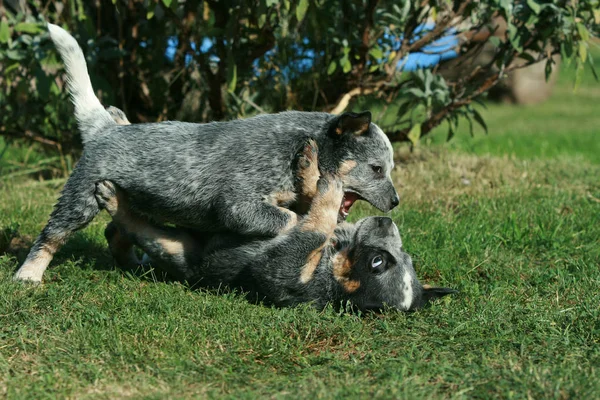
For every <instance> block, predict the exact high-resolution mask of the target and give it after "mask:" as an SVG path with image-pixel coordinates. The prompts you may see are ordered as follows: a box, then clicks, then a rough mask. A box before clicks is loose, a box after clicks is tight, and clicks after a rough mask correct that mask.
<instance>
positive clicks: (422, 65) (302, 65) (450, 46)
mask: <svg viewBox="0 0 600 400" xmlns="http://www.w3.org/2000/svg"><path fill="white" fill-rule="evenodd" d="M434 27H435V24H434V23H426V24H422V25H420V26H419V27H417V29H415V34H416V35H415V37H414V38H413V39H411V41H415V40H419V39H420V38H421V37H422V36H421V35H422V34H427V33H428V32H430V31H431V30H432V29H433V28H434ZM383 38H384V40H386V41H390V42H391V43H392V44H393V46H392V49H393V50H394V51H398V50H399V49H400V46H401V44H402V39H401V38H399V39H398V38H394V37H392V36H391V35H389V34H385V35H384V36H383ZM458 43H459V42H458V36H457V35H456V29H454V28H452V29H449V30H448V31H447V32H445V34H444V35H443V36H442V37H440V38H439V39H437V40H435V41H433V42H432V43H430V44H428V45H427V46H424V47H423V48H422V49H421V51H419V52H415V53H410V54H408V55H407V56H406V57H404V58H403V59H402V60H400V61H399V62H398V64H397V65H396V69H398V70H399V71H414V70H417V69H426V68H432V67H434V66H436V65H438V64H439V63H441V62H442V61H445V60H450V59H453V58H455V57H457V56H458V53H457V51H456V50H457V48H458ZM302 44H304V45H307V44H308V40H307V39H304V40H303V41H302ZM178 45H179V42H178V39H177V37H175V36H172V37H170V38H169V39H168V40H167V49H166V51H165V57H166V58H167V60H169V61H171V62H173V60H174V58H175V53H176V51H177V47H178ZM190 47H191V48H192V50H193V51H195V52H197V53H200V54H206V53H208V52H209V51H210V49H211V48H212V47H213V42H212V41H211V39H209V38H204V39H203V40H202V44H201V45H200V47H199V48H198V47H197V46H196V43H194V42H192V43H191V44H190ZM293 50H294V51H295V54H296V60H295V61H294V63H293V64H292V65H291V66H287V67H282V69H281V73H282V75H283V76H284V78H286V79H289V78H291V77H292V75H293V72H292V71H293V70H295V71H298V72H305V71H308V70H310V69H311V68H312V67H313V65H314V58H315V51H314V49H308V48H305V47H303V46H302V45H300V44H297V45H294V46H293ZM276 52H277V47H275V48H273V49H271V50H269V51H268V52H266V53H265V54H264V56H263V57H266V58H270V57H272V56H273V55H274V54H275V53H276ZM210 60H211V61H213V62H218V61H219V57H217V56H215V55H211V56H210ZM191 62H192V56H191V55H190V54H186V56H185V65H186V66H187V65H189V64H190V63H191ZM254 67H255V68H256V69H258V60H255V61H254ZM292 67H293V68H292Z"/></svg>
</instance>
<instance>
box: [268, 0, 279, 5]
mask: <svg viewBox="0 0 600 400" xmlns="http://www.w3.org/2000/svg"><path fill="white" fill-rule="evenodd" d="M277 3H279V0H267V7H272V6H274V5H275V4H277Z"/></svg>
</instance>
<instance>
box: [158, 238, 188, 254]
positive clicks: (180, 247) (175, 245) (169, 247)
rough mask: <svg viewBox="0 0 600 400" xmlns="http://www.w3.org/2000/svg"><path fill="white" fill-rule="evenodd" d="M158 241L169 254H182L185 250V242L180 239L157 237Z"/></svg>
mask: <svg viewBox="0 0 600 400" xmlns="http://www.w3.org/2000/svg"><path fill="white" fill-rule="evenodd" d="M156 243H158V244H159V245H160V246H161V247H162V248H163V249H164V251H165V252H166V253H167V254H170V255H174V256H176V255H180V254H182V253H183V252H184V250H185V244H184V243H183V242H180V241H178V240H172V239H165V238H161V239H157V240H156Z"/></svg>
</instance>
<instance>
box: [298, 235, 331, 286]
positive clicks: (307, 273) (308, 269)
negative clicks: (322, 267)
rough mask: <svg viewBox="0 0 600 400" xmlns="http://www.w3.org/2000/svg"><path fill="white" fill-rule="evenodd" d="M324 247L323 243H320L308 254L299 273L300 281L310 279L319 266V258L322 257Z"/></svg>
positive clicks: (306, 281) (303, 281) (304, 281)
mask: <svg viewBox="0 0 600 400" xmlns="http://www.w3.org/2000/svg"><path fill="white" fill-rule="evenodd" d="M324 248H325V244H322V245H321V246H319V247H318V248H316V249H315V250H313V251H312V252H311V253H310V254H309V255H308V258H307V260H306V264H304V266H303V267H302V272H301V273H300V282H301V283H308V282H309V281H310V280H311V279H312V277H313V275H314V273H315V270H316V269H317V267H318V266H319V263H320V262H321V258H322V257H323V249H324Z"/></svg>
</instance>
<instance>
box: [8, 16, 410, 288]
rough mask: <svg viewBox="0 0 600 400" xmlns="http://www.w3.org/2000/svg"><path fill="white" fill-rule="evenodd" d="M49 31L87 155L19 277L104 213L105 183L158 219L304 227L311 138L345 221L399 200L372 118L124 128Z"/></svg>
mask: <svg viewBox="0 0 600 400" xmlns="http://www.w3.org/2000/svg"><path fill="white" fill-rule="evenodd" d="M48 30H49V32H50V36H51V38H52V40H53V42H54V44H55V45H56V47H57V49H58V51H59V53H60V54H61V56H62V59H63V61H64V63H65V67H66V71H67V78H68V81H69V88H70V92H71V95H72V100H73V103H74V105H75V117H76V118H77V121H78V123H79V129H80V131H81V134H82V138H83V143H84V152H83V155H82V157H81V159H80V160H79V163H78V164H77V166H76V167H75V169H74V170H73V173H72V175H71V177H70V178H69V180H68V181H67V183H66V185H65V187H64V189H63V191H62V194H61V197H60V199H59V201H58V203H57V204H56V206H55V209H54V211H53V212H52V214H51V216H50V220H49V222H48V224H47V225H46V227H45V228H44V229H43V231H42V233H41V234H40V236H39V237H38V238H37V240H36V241H35V243H34V245H33V247H32V249H31V251H30V253H29V255H28V256H27V259H26V260H25V262H24V264H23V265H22V266H21V268H20V269H19V270H18V271H17V273H16V275H15V278H16V279H20V280H29V281H33V282H40V281H41V279H42V275H43V273H44V271H45V270H46V268H47V266H48V264H49V262H50V261H51V259H52V257H53V255H54V253H55V252H56V251H57V249H58V248H59V247H60V245H61V244H62V243H64V241H65V240H66V239H67V238H68V236H69V235H70V234H71V233H73V232H74V231H76V230H78V229H81V228H83V227H84V226H86V225H87V224H88V223H89V222H90V221H91V220H92V219H93V218H94V217H95V216H96V214H97V213H98V212H99V208H98V204H97V202H96V199H95V198H94V188H95V183H96V182H98V181H101V180H105V179H107V180H110V181H112V182H114V183H116V184H117V185H118V186H119V187H120V188H122V190H124V191H125V192H126V193H127V195H128V197H129V199H130V204H131V208H132V209H134V210H136V212H138V213H141V214H144V215H150V216H152V217H153V218H155V219H157V220H159V221H168V222H171V223H174V224H176V225H178V226H188V227H193V228H195V229H198V230H200V231H205V232H220V231H233V232H236V233H239V234H243V235H250V236H263V237H265V236H266V237H273V236H276V235H277V234H278V233H280V232H283V231H286V230H288V229H290V228H292V227H293V226H294V225H295V224H296V223H297V214H296V213H295V212H293V211H291V210H290V209H289V208H290V206H291V205H292V204H293V203H294V202H295V201H296V198H297V194H296V192H295V191H294V187H295V186H294V178H295V177H294V171H293V168H292V166H293V165H294V158H295V156H296V154H298V152H299V151H300V149H301V148H302V147H303V145H304V144H305V143H306V141H307V140H309V139H314V141H316V143H317V145H318V147H319V152H320V159H319V169H320V170H321V171H322V172H336V173H339V174H340V175H341V176H342V180H343V184H344V192H345V197H344V200H343V204H342V207H341V209H340V215H341V216H342V217H345V216H346V215H347V213H348V211H349V208H350V207H351V206H352V204H353V203H354V201H356V200H357V199H364V200H366V201H368V202H369V203H371V204H373V205H374V206H375V207H377V208H378V209H380V210H382V211H388V210H391V209H392V208H393V207H395V206H396V205H397V204H398V202H399V199H398V194H397V193H396V190H395V189H394V186H393V184H392V180H391V178H390V172H391V170H392V168H393V154H392V147H391V144H390V142H389V140H388V139H387V137H386V136H385V134H384V133H383V132H382V131H381V129H380V128H379V127H377V126H376V125H375V124H372V123H371V115H370V113H368V112H367V113H362V114H344V115H341V116H334V115H330V114H326V113H308V112H284V113H280V114H270V115H261V116H257V117H254V118H249V119H246V120H238V121H230V122H218V123H217V122H215V123H209V124H192V123H184V122H163V123H152V124H133V125H118V124H117V123H116V122H115V120H114V119H113V118H112V117H111V115H110V114H109V113H108V112H107V111H106V110H105V109H104V108H103V107H102V105H101V104H100V102H99V100H98V99H97V98H96V96H95V94H94V91H93V89H92V85H91V82H90V79H89V76H88V74H87V68H86V64H85V59H84V56H83V52H82V51H81V49H80V48H79V46H78V44H77V42H76V41H75V39H74V38H73V37H72V36H71V35H69V34H68V33H67V32H66V31H64V30H63V29H62V28H60V27H58V26H56V25H51V24H49V25H48Z"/></svg>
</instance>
